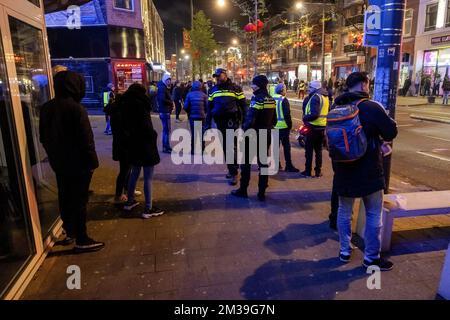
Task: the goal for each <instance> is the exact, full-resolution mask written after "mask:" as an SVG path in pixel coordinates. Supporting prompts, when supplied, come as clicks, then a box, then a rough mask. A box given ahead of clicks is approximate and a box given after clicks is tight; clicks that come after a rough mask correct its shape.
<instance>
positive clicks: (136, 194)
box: [134, 190, 142, 197]
mask: <svg viewBox="0 0 450 320" xmlns="http://www.w3.org/2000/svg"><path fill="white" fill-rule="evenodd" d="M134 195H135V196H137V197H139V196H142V192H141V191H139V190H136V191H135V192H134Z"/></svg>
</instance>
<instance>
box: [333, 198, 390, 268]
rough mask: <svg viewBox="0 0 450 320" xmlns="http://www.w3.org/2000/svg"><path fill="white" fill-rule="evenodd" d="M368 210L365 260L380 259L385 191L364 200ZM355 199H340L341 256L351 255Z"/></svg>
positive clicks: (338, 223)
mask: <svg viewBox="0 0 450 320" xmlns="http://www.w3.org/2000/svg"><path fill="white" fill-rule="evenodd" d="M362 200H363V202H364V207H365V208H366V231H365V234H364V243H365V247H366V249H365V258H364V259H365V260H368V261H370V262H372V261H374V260H376V259H379V258H380V252H381V227H382V212H383V190H380V191H377V192H375V193H373V194H371V195H368V196H366V197H363V198H362ZM354 202H355V198H345V197H339V210H338V218H337V225H338V230H339V239H340V242H341V254H346V255H350V253H351V250H352V249H351V247H350V241H351V238H352V211H353V204H354Z"/></svg>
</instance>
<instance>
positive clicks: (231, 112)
mask: <svg viewBox="0 0 450 320" xmlns="http://www.w3.org/2000/svg"><path fill="white" fill-rule="evenodd" d="M213 77H214V78H216V79H217V84H216V85H215V86H214V87H213V88H212V89H211V91H210V94H209V98H208V110H207V115H206V129H208V128H211V122H212V119H213V118H214V121H215V123H216V124H217V129H218V130H219V131H220V132H221V133H222V136H223V149H224V154H225V155H226V154H227V152H226V147H227V142H226V140H227V139H226V136H227V134H226V131H227V129H231V130H237V129H239V127H240V126H241V123H242V118H243V116H244V115H245V114H246V111H247V102H246V99H245V95H244V92H243V91H242V88H241V87H239V86H237V85H235V84H234V83H233V82H232V81H231V79H229V78H228V75H227V71H226V70H225V69H222V68H219V69H217V70H216V72H215V73H214V75H213ZM233 145H234V152H233V153H234V161H233V164H228V165H227V166H228V174H227V176H226V177H227V179H228V180H229V181H228V182H229V184H230V185H232V186H235V185H236V184H237V183H238V177H237V176H238V173H239V165H238V164H237V146H236V141H234V143H233Z"/></svg>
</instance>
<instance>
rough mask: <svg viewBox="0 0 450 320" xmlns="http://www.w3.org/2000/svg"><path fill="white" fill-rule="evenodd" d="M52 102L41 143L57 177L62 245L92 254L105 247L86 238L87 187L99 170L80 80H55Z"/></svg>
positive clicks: (63, 76)
mask: <svg viewBox="0 0 450 320" xmlns="http://www.w3.org/2000/svg"><path fill="white" fill-rule="evenodd" d="M54 88H55V98H54V99H52V100H50V101H49V102H47V103H45V104H44V105H43V106H42V108H41V112H40V123H39V132H40V141H41V143H42V145H43V147H44V149H45V151H46V152H47V155H48V159H49V162H50V166H51V168H52V169H53V171H54V172H55V174H56V181H57V186H58V199H59V211H60V214H61V219H62V221H63V229H64V230H65V232H66V235H67V237H66V239H65V240H64V243H65V244H67V245H69V244H72V243H73V242H75V248H74V250H75V252H78V253H83V252H92V251H98V250H100V249H102V248H103V247H104V246H105V244H104V243H103V242H99V241H95V240H93V239H91V238H90V237H89V236H88V232H87V227H86V218H87V204H88V201H89V185H90V183H91V179H92V175H93V173H94V170H95V169H97V168H98V166H99V163H98V158H97V153H96V151H95V142H94V134H93V132H92V128H91V124H90V122H89V118H88V115H87V112H86V110H85V108H84V107H83V106H82V105H81V104H80V102H81V100H82V99H83V97H84V95H85V80H84V78H83V76H81V75H79V74H78V73H75V72H72V71H62V72H59V73H57V74H56V75H55V78H54Z"/></svg>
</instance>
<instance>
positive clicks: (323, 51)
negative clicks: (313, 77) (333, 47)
mask: <svg viewBox="0 0 450 320" xmlns="http://www.w3.org/2000/svg"><path fill="white" fill-rule="evenodd" d="M321 72H322V81H325V80H326V79H325V5H322V69H321Z"/></svg>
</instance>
